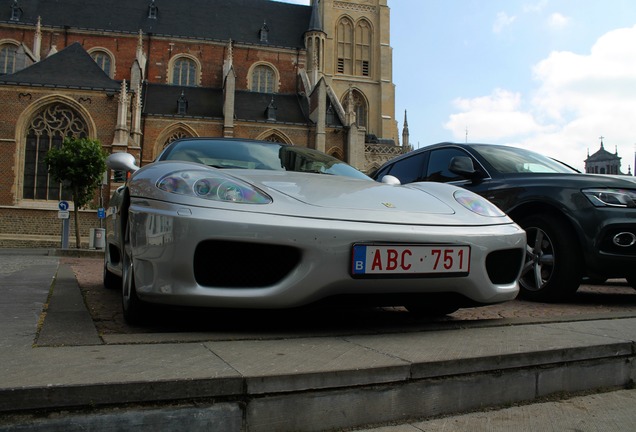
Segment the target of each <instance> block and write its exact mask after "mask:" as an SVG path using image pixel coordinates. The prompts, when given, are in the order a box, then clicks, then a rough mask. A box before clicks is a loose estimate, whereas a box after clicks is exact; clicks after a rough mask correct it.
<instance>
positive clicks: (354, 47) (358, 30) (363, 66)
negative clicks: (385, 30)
mask: <svg viewBox="0 0 636 432" xmlns="http://www.w3.org/2000/svg"><path fill="white" fill-rule="evenodd" d="M336 38H337V47H338V48H337V56H338V58H337V60H336V72H337V73H339V74H344V75H357V76H370V75H371V41H372V31H371V25H370V24H369V22H368V21H366V20H360V22H358V23H357V24H356V25H355V28H354V24H353V22H352V21H351V20H350V19H349V18H342V19H341V20H340V21H339V22H338V26H337V29H336Z"/></svg>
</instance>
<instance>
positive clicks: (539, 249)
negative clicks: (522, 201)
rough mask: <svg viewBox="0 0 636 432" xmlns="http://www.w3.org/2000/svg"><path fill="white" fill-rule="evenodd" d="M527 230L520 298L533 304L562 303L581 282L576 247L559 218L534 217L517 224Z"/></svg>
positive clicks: (575, 242)
mask: <svg viewBox="0 0 636 432" xmlns="http://www.w3.org/2000/svg"><path fill="white" fill-rule="evenodd" d="M517 223H518V224H519V226H521V227H522V228H523V229H524V230H526V235H527V242H528V243H527V245H526V261H525V264H524V266H523V269H522V271H521V277H520V279H519V286H520V292H519V295H520V297H523V298H525V299H527V300H532V301H543V302H557V301H563V300H565V299H567V298H569V297H571V296H572V295H574V293H575V292H576V290H577V289H578V288H579V285H580V284H581V279H582V271H581V269H582V262H583V260H582V258H581V255H580V248H579V243H578V241H577V239H576V236H575V234H574V232H573V231H572V229H571V228H570V226H569V225H567V223H565V222H564V221H563V220H562V219H561V218H560V217H558V216H555V215H552V214H535V215H531V216H528V217H525V218H522V219H520V220H519V221H517Z"/></svg>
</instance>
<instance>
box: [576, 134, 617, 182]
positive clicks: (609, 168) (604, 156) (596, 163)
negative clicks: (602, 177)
mask: <svg viewBox="0 0 636 432" xmlns="http://www.w3.org/2000/svg"><path fill="white" fill-rule="evenodd" d="M603 138H604V137H600V140H601V148H600V149H599V150H598V151H597V152H596V153H594V154H593V155H591V156H590V154H589V151H588V155H587V159H585V172H586V173H591V174H623V173H622V172H621V158H620V157H619V156H618V150H615V151H614V153H610V152H608V151H607V150H605V146H604V145H603Z"/></svg>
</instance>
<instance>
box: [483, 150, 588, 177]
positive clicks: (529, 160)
mask: <svg viewBox="0 0 636 432" xmlns="http://www.w3.org/2000/svg"><path fill="white" fill-rule="evenodd" d="M474 148H475V150H477V151H478V152H479V154H481V155H482V156H483V158H484V159H486V161H487V162H488V163H489V164H490V165H492V166H493V168H495V169H496V170H497V171H499V172H500V173H502V174H520V173H574V172H576V170H573V169H572V168H570V167H568V166H567V165H565V164H562V163H561V162H558V161H556V160H554V159H550V158H549V157H546V156H543V155H541V154H539V153H535V152H533V151H530V150H525V149H521V148H516V147H506V146H490V145H474Z"/></svg>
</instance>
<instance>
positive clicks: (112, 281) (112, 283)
mask: <svg viewBox="0 0 636 432" xmlns="http://www.w3.org/2000/svg"><path fill="white" fill-rule="evenodd" d="M106 259H107V258H106V256H105V255H104V276H103V281H104V287H106V288H107V289H116V288H117V287H120V286H121V283H122V282H121V278H120V277H119V276H117V275H116V274H115V273H113V272H111V271H109V270H108V266H107V261H106Z"/></svg>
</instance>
